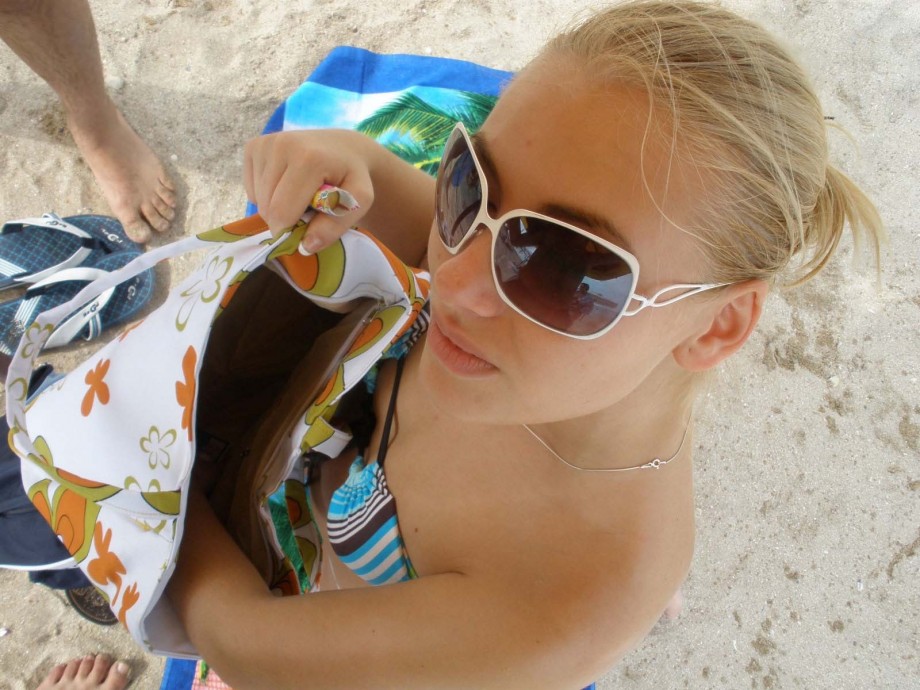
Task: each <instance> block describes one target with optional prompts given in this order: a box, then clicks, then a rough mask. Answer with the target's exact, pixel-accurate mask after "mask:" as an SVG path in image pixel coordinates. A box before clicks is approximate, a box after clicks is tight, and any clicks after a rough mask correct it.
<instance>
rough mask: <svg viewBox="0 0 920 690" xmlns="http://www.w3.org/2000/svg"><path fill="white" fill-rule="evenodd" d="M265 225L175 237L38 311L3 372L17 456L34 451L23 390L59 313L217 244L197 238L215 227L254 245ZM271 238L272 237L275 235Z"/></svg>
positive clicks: (253, 220)
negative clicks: (143, 274)
mask: <svg viewBox="0 0 920 690" xmlns="http://www.w3.org/2000/svg"><path fill="white" fill-rule="evenodd" d="M267 227H268V226H267V224H266V223H265V221H264V220H263V219H262V218H261V217H260V216H258V215H254V216H249V217H248V218H244V219H242V220H239V221H236V222H235V223H230V224H227V225H224V226H220V227H218V228H215V229H214V230H211V231H208V232H205V233H201V235H192V236H190V237H186V238H184V239H181V240H179V241H177V242H172V243H170V244H166V245H163V246H161V247H157V248H155V249H152V250H150V251H148V252H145V253H144V254H141V255H140V256H138V257H137V258H135V259H134V260H132V261H130V262H129V263H127V264H126V265H125V266H123V267H122V268H119V269H117V270H115V271H112V272H110V273H108V274H106V275H105V276H103V277H101V278H98V279H97V280H95V281H93V282H91V283H89V284H88V285H87V286H86V287H84V288H83V289H82V290H80V291H79V292H78V293H77V294H76V295H74V297H73V298H72V299H70V300H69V301H67V302H65V303H63V304H59V305H58V306H56V307H54V308H52V309H49V310H48V311H45V312H42V313H41V314H39V315H38V316H37V317H36V318H35V320H34V321H33V322H32V323H31V324H30V325H29V326H28V328H26V329H25V331H24V332H23V334H22V338H21V339H20V341H19V345H18V347H17V348H16V351H15V352H14V353H13V357H12V359H11V361H10V362H9V367H8V370H7V372H6V419H7V424H8V425H9V428H10V436H9V443H10V447H11V448H12V449H13V451H15V452H16V453H17V454H18V455H19V456H20V457H22V458H25V457H28V456H29V455H32V456H35V455H37V453H36V451H35V447H34V446H33V444H32V440H31V437H30V436H29V433H28V428H27V426H26V415H25V410H26V401H27V398H28V395H29V379H30V377H31V375H32V371H33V369H34V367H35V363H36V360H37V358H38V356H39V354H40V353H41V352H42V350H43V348H44V347H45V345H46V343H47V342H48V339H49V338H50V337H51V335H52V334H53V333H54V331H55V329H56V328H57V327H58V325H59V324H60V323H61V322H62V321H63V320H64V319H65V318H67V317H68V316H69V315H70V314H72V313H73V312H74V311H77V310H78V309H81V308H83V307H84V306H86V305H87V304H89V303H90V302H92V301H93V300H94V299H96V298H97V297H99V296H100V295H101V294H103V293H104V292H105V291H106V290H112V289H113V288H114V287H115V286H117V285H119V284H121V283H123V282H125V281H128V280H131V279H132V278H134V277H136V276H137V275H139V274H140V273H142V272H144V271H146V270H147V269H149V268H152V267H153V266H155V265H156V264H158V263H160V262H161V261H165V260H167V259H171V258H174V257H177V256H181V255H183V254H188V253H190V252H193V251H196V250H200V249H205V248H209V247H210V248H214V247H216V246H220V243H219V242H215V241H213V240H210V241H209V240H206V239H202V237H207V236H208V235H209V234H210V235H214V234H215V233H218V232H220V233H221V235H222V236H223V237H224V238H226V237H227V233H229V235H236V236H238V238H239V239H238V240H236V241H248V242H251V243H254V244H257V243H261V242H263V241H265V240H266V239H273V238H272V236H271V235H270V233H269V232H268V230H267ZM228 241H234V240H231V239H223V240H221V242H223V243H226V242H228ZM274 241H277V238H275V239H274ZM3 363H4V362H3V361H2V360H0V367H2V365H3Z"/></svg>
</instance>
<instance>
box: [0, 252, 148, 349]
mask: <svg viewBox="0 0 920 690" xmlns="http://www.w3.org/2000/svg"><path fill="white" fill-rule="evenodd" d="M141 253H142V252H138V251H122V252H116V253H114V254H106V255H104V256H102V257H101V258H100V259H99V260H98V261H97V262H96V264H95V265H94V266H81V267H78V268H65V269H63V270H60V271H58V272H57V273H55V274H54V275H51V276H49V277H47V278H45V279H44V280H41V281H39V282H38V283H35V284H34V285H32V286H31V287H30V288H29V289H28V290H26V292H25V294H24V295H23V296H22V297H21V298H19V299H16V300H12V301H10V302H6V303H4V304H0V353H2V354H6V355H12V354H13V351H14V350H15V349H16V347H17V346H18V345H19V341H20V339H21V337H22V334H23V333H24V332H25V330H26V329H27V328H28V327H29V326H30V325H31V324H32V322H33V321H34V320H35V317H36V316H38V315H39V314H41V313H42V312H44V311H47V310H48V309H51V308H53V307H56V306H57V305H59V304H63V303H64V302H67V301H69V300H70V299H71V298H72V297H73V296H74V295H76V294H77V293H78V292H79V291H80V290H82V289H83V288H84V287H85V286H86V285H87V284H89V283H91V282H92V281H94V280H96V279H98V278H102V277H104V276H105V275H106V274H108V273H111V272H112V271H115V270H117V269H119V268H121V267H122V266H125V265H126V264H128V263H129V262H130V261H132V260H133V259H135V258H136V257H138V256H140V255H141ZM153 287H154V273H153V269H147V270H146V271H144V272H142V273H140V274H138V275H137V276H135V277H134V278H132V279H131V280H128V281H126V282H124V283H121V284H119V285H117V286H115V287H113V288H109V289H108V290H106V291H105V292H103V293H102V294H100V295H99V296H98V297H96V298H95V299H94V300H92V301H91V302H90V303H89V304H87V305H86V306H84V307H83V308H82V309H80V310H78V311H76V312H74V313H73V314H71V315H70V316H68V317H67V318H66V319H64V320H63V321H62V322H61V323H60V325H59V326H58V327H57V329H55V331H54V333H53V334H52V335H51V337H50V338H49V339H48V342H47V344H46V345H45V347H46V348H50V347H61V346H63V345H67V344H69V343H71V342H73V341H75V340H78V339H83V340H93V339H94V338H97V337H98V336H99V335H100V334H101V333H102V331H104V330H105V329H106V328H109V327H110V326H117V325H118V324H121V323H124V322H125V321H128V320H129V319H131V318H132V317H133V316H135V315H136V314H137V313H138V312H139V311H140V310H141V309H143V308H144V306H146V304H147V303H148V302H149V301H150V298H151V296H152V295H153Z"/></svg>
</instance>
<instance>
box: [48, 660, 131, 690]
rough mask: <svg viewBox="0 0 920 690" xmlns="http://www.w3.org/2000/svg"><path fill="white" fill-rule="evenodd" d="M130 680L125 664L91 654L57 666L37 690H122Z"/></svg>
mask: <svg viewBox="0 0 920 690" xmlns="http://www.w3.org/2000/svg"><path fill="white" fill-rule="evenodd" d="M128 679H129V676H128V666H127V664H125V663H124V662H121V661H119V662H118V663H116V664H113V663H112V660H111V659H110V658H109V657H107V656H105V655H103V654H98V655H95V656H94V655H92V654H90V655H88V656H86V657H83V658H82V659H73V660H72V661H70V662H69V663H66V664H60V665H59V666H55V667H54V668H53V669H51V672H50V673H48V675H47V676H45V680H43V681H42V683H41V685H39V686H38V688H37V690H52V688H53V689H54V690H90V688H100V689H101V690H122V688H125V687H127V686H128Z"/></svg>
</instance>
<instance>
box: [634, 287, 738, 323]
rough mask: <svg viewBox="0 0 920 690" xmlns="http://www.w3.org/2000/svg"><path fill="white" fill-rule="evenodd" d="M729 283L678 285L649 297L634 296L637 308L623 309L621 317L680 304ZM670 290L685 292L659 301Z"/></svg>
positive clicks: (663, 289)
mask: <svg viewBox="0 0 920 690" xmlns="http://www.w3.org/2000/svg"><path fill="white" fill-rule="evenodd" d="M729 284H730V283H705V284H703V285H694V284H680V285H669V286H668V287H666V288H662V289H661V290H659V291H658V292H656V293H655V294H654V295H652V296H651V297H643V296H642V295H638V294H634V295H633V296H632V298H631V299H633V300H636V301H637V302H638V303H639V306H638V307H636V308H635V309H629V308H627V309H624V310H623V316H634V315H635V314H638V313H639V312H640V311H642V310H643V309H645V308H646V307H666V306H668V305H669V304H674V303H675V302H680V301H681V300H682V299H684V298H686V297H693V296H694V295H698V294H700V293H701V292H706V291H707V290H714V289H715V288H720V287H725V286H726V285H729ZM672 290H685V292H682V293H680V294H679V295H675V296H674V297H669V298H668V299H661V296H662V295H663V294H665V293H666V292H671V291H672Z"/></svg>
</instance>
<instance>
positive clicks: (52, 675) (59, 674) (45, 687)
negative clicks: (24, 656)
mask: <svg viewBox="0 0 920 690" xmlns="http://www.w3.org/2000/svg"><path fill="white" fill-rule="evenodd" d="M66 668H67V665H66V664H58V665H57V666H55V667H54V668H53V669H51V670H50V671H49V672H48V675H47V676H45V680H43V681H42V684H41V685H39V686H38V688H37V689H36V690H50V689H51V688H52V687H54V686H55V685H57V684H58V681H60V680H61V678H63V677H64V670H65V669H66Z"/></svg>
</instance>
